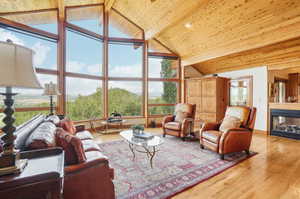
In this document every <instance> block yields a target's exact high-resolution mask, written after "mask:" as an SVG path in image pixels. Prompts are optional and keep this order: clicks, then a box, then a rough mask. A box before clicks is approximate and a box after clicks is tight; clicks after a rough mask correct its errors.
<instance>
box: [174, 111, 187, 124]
mask: <svg viewBox="0 0 300 199" xmlns="http://www.w3.org/2000/svg"><path fill="white" fill-rule="evenodd" d="M185 118H187V113H184V112H182V111H177V113H176V116H175V122H182V121H183V120H184V119H185Z"/></svg>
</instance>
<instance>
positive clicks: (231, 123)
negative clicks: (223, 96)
mask: <svg viewBox="0 0 300 199" xmlns="http://www.w3.org/2000/svg"><path fill="white" fill-rule="evenodd" d="M241 123H242V122H241V120H240V119H239V118H237V117H234V116H226V117H225V118H224V119H223V122H222V123H221V125H220V128H219V130H220V131H222V132H226V131H227V130H228V129H233V128H239V127H240V126H241Z"/></svg>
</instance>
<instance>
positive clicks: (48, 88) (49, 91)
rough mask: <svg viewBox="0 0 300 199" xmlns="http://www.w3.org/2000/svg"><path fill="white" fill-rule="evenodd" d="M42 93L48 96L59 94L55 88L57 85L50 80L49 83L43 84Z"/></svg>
mask: <svg viewBox="0 0 300 199" xmlns="http://www.w3.org/2000/svg"><path fill="white" fill-rule="evenodd" d="M43 95H48V96H53V95H60V93H59V91H58V89H57V85H56V84H53V83H52V82H50V83H49V84H45V88H44V94H43Z"/></svg>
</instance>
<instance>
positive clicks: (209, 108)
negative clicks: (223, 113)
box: [201, 96, 217, 113]
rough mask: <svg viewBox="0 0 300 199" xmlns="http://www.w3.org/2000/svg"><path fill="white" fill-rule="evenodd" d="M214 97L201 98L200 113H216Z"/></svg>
mask: <svg viewBox="0 0 300 199" xmlns="http://www.w3.org/2000/svg"><path fill="white" fill-rule="evenodd" d="M216 101H217V100H216V97H215V96H213V97H202V108H201V111H202V112H205V113H215V112H217V103H216Z"/></svg>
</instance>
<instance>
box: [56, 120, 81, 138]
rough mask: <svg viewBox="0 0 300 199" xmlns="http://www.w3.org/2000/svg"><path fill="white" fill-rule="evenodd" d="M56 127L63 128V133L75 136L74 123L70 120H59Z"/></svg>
mask: <svg viewBox="0 0 300 199" xmlns="http://www.w3.org/2000/svg"><path fill="white" fill-rule="evenodd" d="M57 126H58V127H60V128H63V129H64V130H65V131H67V132H69V133H71V134H72V135H75V134H76V128H75V126H74V123H73V122H72V121H71V120H70V119H67V118H65V119H63V120H61V121H60V122H59V124H58V125H57Z"/></svg>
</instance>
